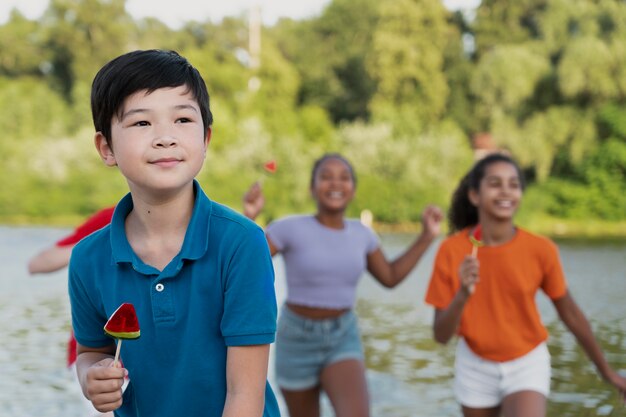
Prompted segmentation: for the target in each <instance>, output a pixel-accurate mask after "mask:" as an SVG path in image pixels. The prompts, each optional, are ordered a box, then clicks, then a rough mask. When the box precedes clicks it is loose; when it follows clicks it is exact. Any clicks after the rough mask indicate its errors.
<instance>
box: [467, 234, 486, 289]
mask: <svg viewBox="0 0 626 417" xmlns="http://www.w3.org/2000/svg"><path fill="white" fill-rule="evenodd" d="M469 239H470V242H472V257H474V258H475V257H476V256H478V248H479V247H481V246H483V245H484V242H483V240H482V239H483V231H482V228H481V227H480V224H478V225H476V227H475V228H474V231H473V232H472V233H471V234H470V237H469ZM474 290H475V284H472V286H471V287H470V288H469V292H470V294H473V293H474Z"/></svg>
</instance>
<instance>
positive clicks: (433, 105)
mask: <svg viewBox="0 0 626 417" xmlns="http://www.w3.org/2000/svg"><path fill="white" fill-rule="evenodd" d="M446 17H447V15H446V12H445V9H444V8H443V6H442V5H441V3H440V2H439V1H435V0H422V1H414V0H396V1H386V2H382V3H381V5H380V19H379V21H378V25H377V27H376V31H375V32H374V35H373V40H372V42H373V43H372V47H371V49H370V50H369V51H368V57H369V59H368V61H369V64H368V70H369V72H370V73H371V74H372V77H373V78H374V80H375V81H376V85H377V90H376V93H375V94H374V97H373V98H372V104H371V110H372V111H373V112H376V111H378V110H379V109H380V108H389V107H390V106H393V107H396V106H397V107H411V109H412V111H413V113H414V115H413V118H418V119H420V120H422V121H423V122H424V123H425V124H427V125H428V124H432V123H434V122H436V121H438V120H439V119H440V118H441V116H442V115H443V113H444V110H445V105H446V103H447V97H448V85H447V80H446V77H445V74H444V73H443V71H442V70H443V64H444V56H443V53H442V52H443V50H444V46H445V44H446V42H447V37H446V32H447V25H448V23H447V21H446Z"/></svg>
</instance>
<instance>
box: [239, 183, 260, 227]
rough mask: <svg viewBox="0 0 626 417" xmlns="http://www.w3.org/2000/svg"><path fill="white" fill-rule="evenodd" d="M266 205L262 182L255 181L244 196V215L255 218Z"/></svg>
mask: <svg viewBox="0 0 626 417" xmlns="http://www.w3.org/2000/svg"><path fill="white" fill-rule="evenodd" d="M263 207H265V197H264V196H263V190H262V189H261V184H259V182H258V181H257V182H255V183H254V184H252V185H251V186H250V188H249V189H248V191H247V192H246V193H245V194H244V196H243V215H244V216H246V217H247V218H249V219H251V220H254V219H256V218H257V216H258V215H259V213H261V211H263Z"/></svg>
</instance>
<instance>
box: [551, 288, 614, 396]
mask: <svg viewBox="0 0 626 417" xmlns="http://www.w3.org/2000/svg"><path fill="white" fill-rule="evenodd" d="M553 303H554V307H555V308H556V311H557V312H558V314H559V317H560V319H561V320H562V321H563V323H565V325H566V326H567V328H568V329H569V330H570V331H571V332H572V334H573V335H574V336H575V337H576V340H578V343H579V344H580V346H581V347H582V348H583V349H584V350H585V352H586V353H587V356H588V357H589V359H591V361H592V362H593V363H594V364H595V366H596V368H597V369H598V372H599V373H600V375H602V377H603V378H604V379H605V380H606V381H608V382H609V383H611V384H613V385H614V386H615V387H617V389H618V390H619V391H620V394H621V395H622V396H624V395H625V393H626V378H624V377H622V376H621V375H619V374H618V373H617V372H615V371H614V370H613V369H612V368H611V367H610V366H609V364H608V363H607V361H606V359H605V357H604V354H603V353H602V349H601V348H600V345H599V344H598V342H597V340H596V338H595V336H594V335H593V332H592V330H591V325H590V324H589V321H588V320H587V318H586V317H585V315H584V313H583V312H582V310H581V309H580V308H579V307H578V304H576V302H575V301H574V298H573V297H572V296H571V294H570V293H569V291H568V292H567V293H566V294H565V295H564V296H563V297H561V298H559V299H556V300H553Z"/></svg>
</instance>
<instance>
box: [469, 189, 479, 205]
mask: <svg viewBox="0 0 626 417" xmlns="http://www.w3.org/2000/svg"><path fill="white" fill-rule="evenodd" d="M467 198H468V199H469V201H470V203H472V205H473V206H474V207H478V193H477V192H476V190H474V189H473V188H470V190H469V191H468V192H467Z"/></svg>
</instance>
